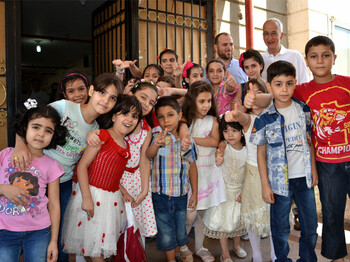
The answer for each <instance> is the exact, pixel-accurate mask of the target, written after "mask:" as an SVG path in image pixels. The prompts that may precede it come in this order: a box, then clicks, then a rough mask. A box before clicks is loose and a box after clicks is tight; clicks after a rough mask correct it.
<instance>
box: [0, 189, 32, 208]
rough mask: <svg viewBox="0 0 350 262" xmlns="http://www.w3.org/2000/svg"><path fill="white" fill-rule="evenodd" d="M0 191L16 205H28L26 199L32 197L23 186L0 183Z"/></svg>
mask: <svg viewBox="0 0 350 262" xmlns="http://www.w3.org/2000/svg"><path fill="white" fill-rule="evenodd" d="M0 193H1V194H2V195H4V196H5V197H6V198H7V199H8V200H10V201H11V202H12V203H13V204H14V205H16V206H26V205H29V201H28V199H31V198H32V196H31V195H29V194H28V193H27V191H25V190H24V189H23V188H20V187H17V186H13V185H6V184H3V185H0Z"/></svg>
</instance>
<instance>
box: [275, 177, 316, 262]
mask: <svg viewBox="0 0 350 262" xmlns="http://www.w3.org/2000/svg"><path fill="white" fill-rule="evenodd" d="M274 197H275V203H274V204H272V205H271V209H270V215H271V233H272V240H273V245H274V247H275V253H276V257H277V259H276V260H275V261H276V262H282V261H292V260H291V259H290V258H288V253H289V245H288V237H289V233H290V224H289V213H290V209H291V205H292V199H294V201H295V204H296V205H297V207H298V215H299V222H300V228H301V234H300V239H299V256H300V259H298V260H297V261H317V257H316V253H315V246H316V242H317V233H316V229H317V213H316V202H315V194H314V189H313V188H311V189H309V188H308V187H307V185H306V178H305V177H302V178H294V179H289V193H288V196H287V197H286V196H280V195H277V194H274Z"/></svg>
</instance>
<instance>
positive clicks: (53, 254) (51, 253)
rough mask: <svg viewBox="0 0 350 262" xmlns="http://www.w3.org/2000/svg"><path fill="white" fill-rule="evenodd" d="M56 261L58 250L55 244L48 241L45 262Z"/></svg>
mask: <svg viewBox="0 0 350 262" xmlns="http://www.w3.org/2000/svg"><path fill="white" fill-rule="evenodd" d="M57 259H58V248H57V242H55V241H50V243H49V245H48V246H47V255H46V261H47V262H55V261H57Z"/></svg>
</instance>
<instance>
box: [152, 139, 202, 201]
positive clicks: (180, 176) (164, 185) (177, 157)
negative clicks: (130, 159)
mask: <svg viewBox="0 0 350 262" xmlns="http://www.w3.org/2000/svg"><path fill="white" fill-rule="evenodd" d="M155 136H157V134H154V135H153V138H154V137H155ZM165 140H166V143H165V146H163V147H160V148H159V149H158V153H157V155H156V156H155V157H154V158H153V160H152V169H151V178H152V180H151V185H152V192H154V193H161V194H164V195H168V196H183V195H185V194H187V192H188V188H189V169H190V163H192V162H195V161H196V160H197V152H196V147H195V144H194V141H193V140H192V139H191V141H192V145H191V146H190V148H189V149H188V150H187V151H186V152H183V151H182V150H181V140H180V139H178V140H176V139H175V136H174V135H173V134H171V133H168V134H167V136H166V138H165ZM152 143H153V141H152Z"/></svg>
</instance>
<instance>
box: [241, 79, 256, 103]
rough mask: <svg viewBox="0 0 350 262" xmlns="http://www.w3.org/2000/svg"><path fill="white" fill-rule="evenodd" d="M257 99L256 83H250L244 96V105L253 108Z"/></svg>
mask: <svg viewBox="0 0 350 262" xmlns="http://www.w3.org/2000/svg"><path fill="white" fill-rule="evenodd" d="M255 100H256V91H255V89H254V85H253V84H252V83H249V91H248V93H247V94H246V96H245V98H244V106H245V107H246V108H253V106H254V104H255Z"/></svg>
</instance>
